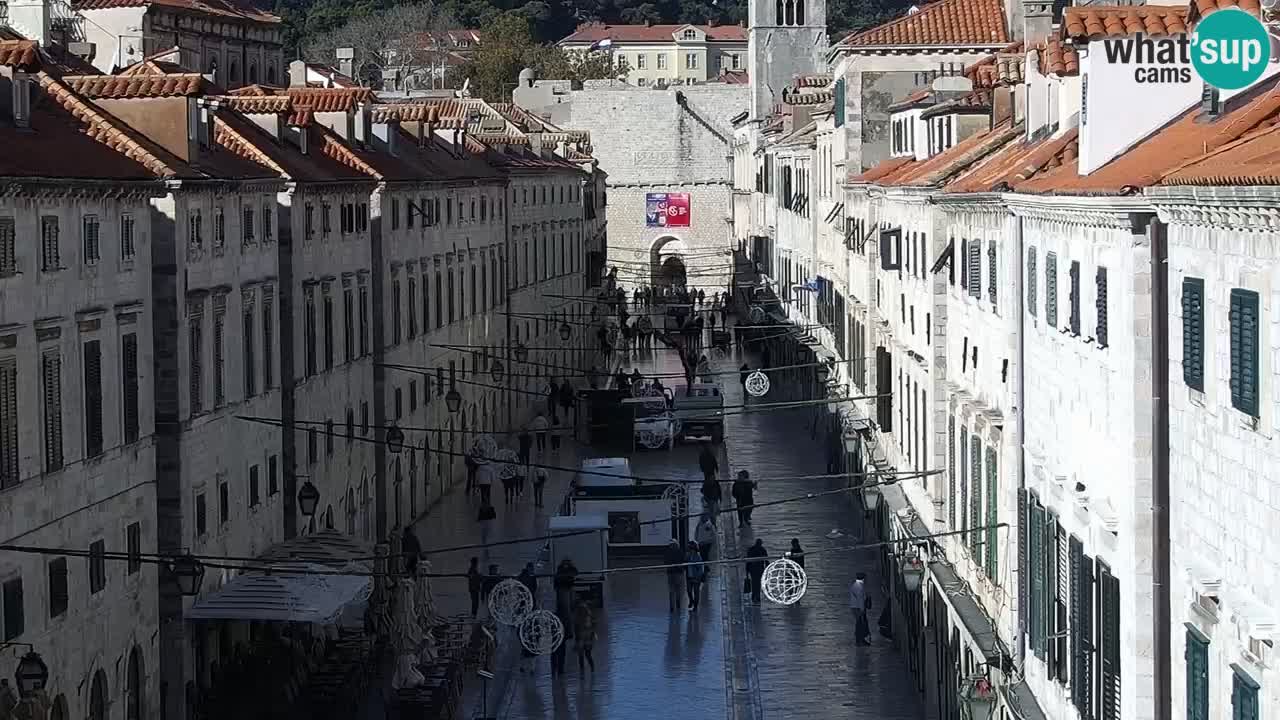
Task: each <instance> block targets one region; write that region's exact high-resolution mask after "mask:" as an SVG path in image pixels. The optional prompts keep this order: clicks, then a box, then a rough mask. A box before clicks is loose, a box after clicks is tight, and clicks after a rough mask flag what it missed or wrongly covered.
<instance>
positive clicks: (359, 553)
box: [259, 530, 373, 569]
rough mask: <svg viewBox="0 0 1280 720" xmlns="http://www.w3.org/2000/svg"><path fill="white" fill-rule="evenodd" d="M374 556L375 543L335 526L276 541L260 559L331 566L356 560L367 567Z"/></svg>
mask: <svg viewBox="0 0 1280 720" xmlns="http://www.w3.org/2000/svg"><path fill="white" fill-rule="evenodd" d="M372 557H373V544H372V543H370V542H368V541H366V540H362V539H360V538H358V537H355V536H352V535H347V534H346V533H340V532H338V531H336V530H322V531H320V532H315V533H311V534H309V535H300V536H298V537H295V538H293V539H292V540H286V541H284V542H282V543H278V544H276V545H273V546H272V547H271V548H270V549H268V550H267V551H266V552H265V553H263V554H262V556H261V557H260V558H259V559H260V560H263V561H266V562H270V563H286V562H306V563H316V564H318V565H327V566H329V567H331V568H341V567H344V566H346V565H347V564H349V563H351V562H357V563H359V564H360V565H362V566H363V567H365V568H366V569H367V568H371V567H372V566H373V565H372V563H371V562H370V561H369V560H368V558H372Z"/></svg>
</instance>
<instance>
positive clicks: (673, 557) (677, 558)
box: [662, 540, 685, 612]
mask: <svg viewBox="0 0 1280 720" xmlns="http://www.w3.org/2000/svg"><path fill="white" fill-rule="evenodd" d="M684 562H685V559H684V551H683V550H681V549H680V543H679V542H678V541H676V540H672V541H671V542H670V543H668V544H667V549H666V550H665V551H663V553H662V564H663V565H666V566H667V595H668V596H669V597H670V600H671V612H675V611H676V610H679V609H680V580H681V579H682V578H683V577H684Z"/></svg>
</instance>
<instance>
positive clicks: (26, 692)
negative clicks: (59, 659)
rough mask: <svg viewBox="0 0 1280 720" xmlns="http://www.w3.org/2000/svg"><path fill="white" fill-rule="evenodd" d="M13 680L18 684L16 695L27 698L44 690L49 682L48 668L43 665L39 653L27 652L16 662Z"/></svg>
mask: <svg viewBox="0 0 1280 720" xmlns="http://www.w3.org/2000/svg"><path fill="white" fill-rule="evenodd" d="M13 679H14V680H16V681H17V683H18V695H19V696H20V697H23V698H29V697H31V696H32V695H35V694H36V693H38V692H40V691H42V690H44V688H45V685H46V684H47V683H48V682H49V666H48V665H46V664H45V663H44V659H43V658H41V657H40V653H37V652H36V651H35V650H29V651H27V654H26V655H23V656H22V659H21V660H19V661H18V669H17V670H16V671H15V672H14V673H13Z"/></svg>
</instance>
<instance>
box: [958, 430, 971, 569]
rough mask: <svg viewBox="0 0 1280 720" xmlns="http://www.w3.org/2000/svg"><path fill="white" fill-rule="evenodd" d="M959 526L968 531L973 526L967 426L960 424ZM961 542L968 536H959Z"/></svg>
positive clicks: (966, 539) (964, 542) (965, 542)
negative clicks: (970, 509)
mask: <svg viewBox="0 0 1280 720" xmlns="http://www.w3.org/2000/svg"><path fill="white" fill-rule="evenodd" d="M959 458H960V503H959V504H960V527H962V528H964V529H965V530H966V531H968V530H969V529H970V528H972V527H973V523H972V522H970V521H969V428H967V427H965V426H964V425H961V426H960V455H959ZM961 540H962V544H966V545H967V544H968V542H969V537H968V535H965V536H963V537H962V538H961Z"/></svg>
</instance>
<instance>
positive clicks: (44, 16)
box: [8, 0, 53, 48]
mask: <svg viewBox="0 0 1280 720" xmlns="http://www.w3.org/2000/svg"><path fill="white" fill-rule="evenodd" d="M8 24H9V25H10V26H11V27H13V28H14V29H15V30H17V31H19V32H21V33H22V34H23V35H26V36H27V39H28V40H34V41H35V43H36V44H37V45H39V46H40V47H42V48H44V47H49V43H50V42H51V41H52V39H53V38H52V35H51V34H50V33H51V30H52V28H53V11H52V3H50V2H49V0H9V20H8Z"/></svg>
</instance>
